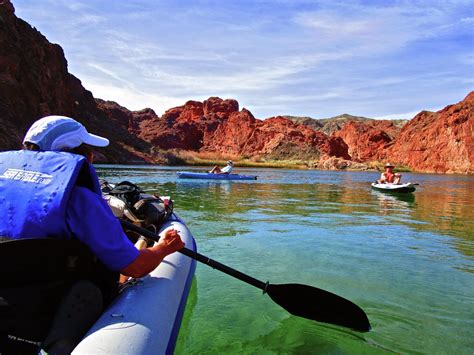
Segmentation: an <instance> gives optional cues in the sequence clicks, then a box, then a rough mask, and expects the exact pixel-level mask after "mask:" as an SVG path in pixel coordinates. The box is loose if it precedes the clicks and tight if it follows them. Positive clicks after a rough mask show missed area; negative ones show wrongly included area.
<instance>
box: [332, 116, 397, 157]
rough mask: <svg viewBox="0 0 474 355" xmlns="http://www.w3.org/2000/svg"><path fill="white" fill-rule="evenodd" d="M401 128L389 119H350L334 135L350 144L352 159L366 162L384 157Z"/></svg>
mask: <svg viewBox="0 0 474 355" xmlns="http://www.w3.org/2000/svg"><path fill="white" fill-rule="evenodd" d="M400 130H401V128H400V127H397V126H395V125H394V124H393V122H392V121H389V120H366V121H349V122H347V123H345V124H344V126H342V128H341V129H340V130H339V131H336V132H335V133H334V134H333V136H334V137H340V138H341V139H343V140H344V142H345V143H346V144H347V145H348V147H349V155H350V156H351V160H353V161H356V162H366V161H372V160H378V159H380V158H381V157H382V158H383V157H384V150H385V148H386V147H387V146H388V145H389V144H390V143H392V142H393V140H394V139H395V138H396V137H397V136H398V134H399V133H400Z"/></svg>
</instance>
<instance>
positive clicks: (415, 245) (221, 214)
mask: <svg viewBox="0 0 474 355" xmlns="http://www.w3.org/2000/svg"><path fill="white" fill-rule="evenodd" d="M97 170H98V173H99V175H100V177H101V178H105V179H107V180H108V181H109V182H119V181H122V180H129V181H132V182H134V183H137V184H139V185H140V186H142V187H143V188H144V189H147V190H149V191H148V192H150V193H155V194H159V195H170V196H171V197H172V198H173V200H174V202H175V212H177V213H178V214H179V215H180V216H181V217H182V218H183V219H184V220H185V221H186V223H187V224H188V227H189V228H190V230H191V231H192V233H193V234H194V236H195V238H196V241H197V245H198V251H199V252H200V253H202V254H204V255H207V256H209V257H211V258H213V259H215V260H217V261H220V262H222V263H224V264H226V265H228V266H231V267H233V268H236V269H238V270H240V271H242V272H244V273H247V274H249V275H251V276H253V277H256V278H258V279H261V280H262V281H267V280H270V282H272V283H292V282H295V283H302V284H307V285H313V286H316V287H319V288H322V289H325V290H328V291H331V292H333V293H336V294H338V295H341V296H343V297H345V298H348V299H349V300H351V301H353V302H355V303H356V304H358V305H359V306H361V307H362V308H363V309H364V310H365V311H366V313H367V314H368V316H369V319H370V322H371V324H372V328H373V329H372V331H370V332H369V333H357V332H353V331H350V330H347V329H343V328H340V327H337V326H331V325H327V324H323V323H316V322H313V321H309V320H306V319H302V318H298V317H295V316H291V315H290V314H288V313H287V312H286V311H285V310H283V309H281V308H280V307H279V306H278V305H276V304H274V303H273V302H272V301H271V300H270V299H269V298H268V297H267V296H263V295H262V293H261V291H260V290H258V289H256V288H254V287H252V286H249V285H247V284H245V283H243V282H241V281H238V280H236V279H234V278H231V277H229V276H227V275H225V274H223V273H221V272H219V271H216V270H213V269H211V268H209V267H207V266H205V265H202V264H199V263H198V267H197V270H196V277H195V280H194V283H193V287H192V289H191V293H190V297H189V300H188V304H187V307H186V311H185V315H184V320H183V324H182V327H181V331H180V335H179V338H178V343H177V347H176V354H189V353H193V354H201V353H258V354H272V353H383V352H404V353H405V352H409V353H417V352H419V353H430V354H431V353H450V354H454V353H456V354H460V353H466V354H471V353H472V350H473V349H474V297H473V295H474V177H472V176H459V175H430V174H412V173H404V174H403V181H405V182H407V181H411V182H417V183H419V184H420V186H419V187H418V190H417V191H416V192H415V193H414V194H409V195H406V196H401V195H400V196H396V195H387V194H383V193H380V192H375V191H372V190H371V189H370V182H372V181H374V180H375V179H376V178H377V177H378V175H379V174H377V173H369V172H330V171H315V170H313V171H307V170H277V169H264V170H260V169H238V170H239V172H240V173H242V174H248V175H258V180H256V181H248V182H244V181H239V182H237V181H206V180H178V179H176V171H177V170H180V169H178V168H176V167H173V168H170V167H152V166H149V167H147V166H145V167H144V166H104V165H99V166H97ZM181 170H193V171H203V170H204V169H203V168H197V169H193V168H189V167H186V168H183V169H181ZM316 301H317V300H315V302H316Z"/></svg>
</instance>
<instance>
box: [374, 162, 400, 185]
mask: <svg viewBox="0 0 474 355" xmlns="http://www.w3.org/2000/svg"><path fill="white" fill-rule="evenodd" d="M394 168H395V166H394V165H392V164H390V163H387V164H385V171H384V172H383V173H382V175H380V179H379V180H377V182H378V183H379V184H387V183H389V184H399V183H400V180H401V179H402V175H401V174H399V173H394V172H393V169H394Z"/></svg>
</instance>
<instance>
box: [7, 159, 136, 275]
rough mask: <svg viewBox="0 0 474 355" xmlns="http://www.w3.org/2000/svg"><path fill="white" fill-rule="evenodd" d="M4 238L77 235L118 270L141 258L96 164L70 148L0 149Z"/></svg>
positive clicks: (103, 260) (104, 261)
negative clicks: (111, 203)
mask: <svg viewBox="0 0 474 355" xmlns="http://www.w3.org/2000/svg"><path fill="white" fill-rule="evenodd" d="M0 237H6V238H11V239H23V238H46V237H52V238H60V239H70V238H77V239H79V240H81V241H82V242H84V243H85V244H87V245H88V246H89V248H90V249H91V250H92V252H94V253H95V254H96V255H97V256H98V257H99V259H100V260H101V261H102V262H103V263H104V264H105V265H106V266H107V267H108V268H109V269H110V270H117V271H119V270H121V269H122V268H124V267H126V266H127V265H129V264H130V263H131V262H133V260H135V258H136V257H137V256H138V250H137V249H136V248H135V247H134V245H133V244H132V243H131V242H130V241H129V240H128V238H127V237H126V236H125V234H124V233H123V231H122V229H121V227H120V223H118V221H117V219H116V218H115V217H114V216H113V214H112V211H111V210H110V208H109V207H108V206H107V203H106V202H105V201H104V199H103V198H102V195H101V191H100V187H99V182H98V179H97V176H96V174H95V170H94V168H93V167H92V165H90V164H89V162H88V161H87V159H86V158H84V157H82V156H80V155H76V154H71V153H67V152H51V151H46V152H34V151H27V150H21V151H9V152H2V153H0Z"/></svg>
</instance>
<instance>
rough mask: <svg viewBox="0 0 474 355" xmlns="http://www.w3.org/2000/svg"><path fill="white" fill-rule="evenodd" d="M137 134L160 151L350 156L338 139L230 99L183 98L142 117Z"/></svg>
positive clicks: (278, 156) (279, 156) (290, 156)
mask: <svg viewBox="0 0 474 355" xmlns="http://www.w3.org/2000/svg"><path fill="white" fill-rule="evenodd" d="M139 135H140V137H141V138H143V139H145V140H147V141H149V142H151V143H152V144H153V145H155V146H158V147H160V148H164V149H171V148H175V149H186V150H199V151H201V152H219V153H224V154H229V155H239V156H245V157H251V156H256V155H257V156H262V157H270V158H274V159H309V160H314V159H319V157H320V156H321V155H323V154H325V155H331V156H337V157H342V158H345V159H347V158H349V156H348V154H347V146H346V145H345V144H344V142H343V141H342V139H339V138H329V137H328V136H326V135H325V134H323V133H321V132H317V131H315V130H313V129H311V128H309V127H306V126H304V125H298V124H295V123H293V122H292V121H290V120H289V119H286V118H283V117H273V118H269V119H266V120H258V119H256V118H255V117H254V116H253V115H252V113H251V112H250V111H248V110H247V109H245V108H243V109H242V110H240V111H239V104H238V102H237V101H235V100H230V99H228V100H222V99H220V98H218V97H211V98H209V99H208V100H206V101H204V102H203V103H201V102H198V101H188V102H187V103H186V104H185V105H183V106H179V107H175V108H172V109H170V110H168V111H166V113H165V114H164V115H163V116H162V117H161V118H155V119H152V120H148V121H144V122H143V124H141V126H140V133H139Z"/></svg>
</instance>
